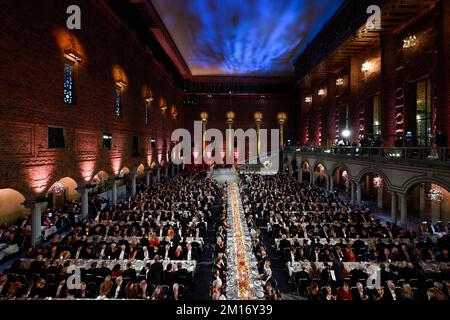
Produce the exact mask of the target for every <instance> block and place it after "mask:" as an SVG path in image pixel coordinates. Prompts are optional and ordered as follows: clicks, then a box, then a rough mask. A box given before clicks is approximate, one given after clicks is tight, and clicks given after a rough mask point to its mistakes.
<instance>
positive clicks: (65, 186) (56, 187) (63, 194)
mask: <svg viewBox="0 0 450 320" xmlns="http://www.w3.org/2000/svg"><path fill="white" fill-rule="evenodd" d="M77 188H78V183H77V182H76V181H75V180H74V179H72V178H70V177H64V178H61V179H59V180H58V181H56V182H54V183H53V184H52V185H51V186H50V188H48V190H47V192H46V194H45V198H46V199H47V203H48V204H47V206H48V207H49V208H58V207H62V206H63V205H64V204H65V203H66V202H68V201H79V200H80V193H79V192H78V191H77Z"/></svg>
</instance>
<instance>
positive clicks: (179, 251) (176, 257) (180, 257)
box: [172, 246, 184, 260]
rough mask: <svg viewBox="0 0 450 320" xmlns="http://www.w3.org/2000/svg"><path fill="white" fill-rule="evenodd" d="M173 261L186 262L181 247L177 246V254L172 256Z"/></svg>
mask: <svg viewBox="0 0 450 320" xmlns="http://www.w3.org/2000/svg"><path fill="white" fill-rule="evenodd" d="M172 259H173V260H184V252H183V248H182V247H181V246H177V248H176V249H175V252H174V253H173V254H172Z"/></svg>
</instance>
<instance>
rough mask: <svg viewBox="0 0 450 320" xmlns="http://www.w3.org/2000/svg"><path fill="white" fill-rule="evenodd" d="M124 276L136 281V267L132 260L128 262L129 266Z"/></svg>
mask: <svg viewBox="0 0 450 320" xmlns="http://www.w3.org/2000/svg"><path fill="white" fill-rule="evenodd" d="M122 277H124V278H130V280H131V281H132V282H136V278H137V275H136V269H134V268H133V264H132V263H131V262H130V261H128V262H127V268H126V269H125V270H124V271H123V273H122Z"/></svg>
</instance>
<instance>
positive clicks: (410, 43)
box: [403, 35, 417, 49]
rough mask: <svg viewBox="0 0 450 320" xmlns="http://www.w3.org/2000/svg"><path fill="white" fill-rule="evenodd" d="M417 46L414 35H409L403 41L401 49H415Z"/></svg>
mask: <svg viewBox="0 0 450 320" xmlns="http://www.w3.org/2000/svg"><path fill="white" fill-rule="evenodd" d="M416 44H417V38H416V36H415V35H410V36H408V37H406V38H405V39H403V49H408V48H412V47H415V46H416Z"/></svg>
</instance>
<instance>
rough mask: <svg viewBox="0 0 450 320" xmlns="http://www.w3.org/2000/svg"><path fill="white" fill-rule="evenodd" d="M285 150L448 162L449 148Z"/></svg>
mask: <svg viewBox="0 0 450 320" xmlns="http://www.w3.org/2000/svg"><path fill="white" fill-rule="evenodd" d="M285 150H286V151H291V152H293V151H295V152H302V153H305V152H306V153H320V154H324V155H327V154H330V155H333V156H341V157H353V158H367V159H370V160H398V161H402V160H407V161H425V162H429V163H435V162H439V163H445V164H450V148H436V147H398V148H397V147H379V148H377V147H364V148H361V147H348V146H338V147H331V148H323V147H286V149H285Z"/></svg>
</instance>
